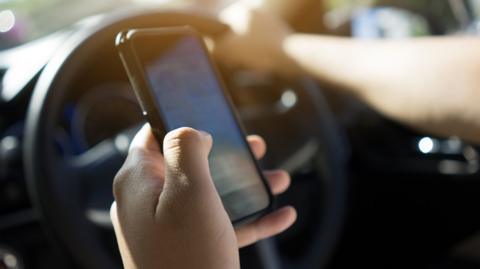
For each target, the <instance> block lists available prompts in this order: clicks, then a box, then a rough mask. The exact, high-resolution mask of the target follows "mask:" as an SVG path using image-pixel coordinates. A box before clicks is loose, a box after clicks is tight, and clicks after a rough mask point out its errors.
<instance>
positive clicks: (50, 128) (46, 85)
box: [24, 10, 343, 268]
mask: <svg viewBox="0 0 480 269" xmlns="http://www.w3.org/2000/svg"><path fill="white" fill-rule="evenodd" d="M97 20H99V21H94V22H93V24H92V25H90V26H89V27H80V29H79V30H78V31H76V32H75V33H74V34H72V36H71V37H70V38H69V39H68V40H67V41H66V42H65V43H64V44H63V45H62V47H61V48H60V49H59V50H58V52H57V53H56V54H55V56H54V57H53V58H52V59H51V61H50V62H49V63H48V64H47V66H46V67H45V68H44V70H43V71H42V73H41V75H40V77H39V80H38V82H37V84H36V86H35V90H34V93H33V96H32V99H31V103H30V106H29V110H28V114H27V119H26V131H25V142H24V163H25V172H26V176H27V183H28V188H29V193H30V195H31V198H32V201H33V203H34V205H35V207H36V209H37V210H39V212H40V214H41V216H42V221H44V225H45V227H46V228H47V229H46V230H47V231H48V232H49V233H50V235H51V236H52V237H53V238H54V239H55V241H56V242H57V243H59V244H60V247H61V248H62V249H65V250H66V251H67V252H68V254H69V256H70V257H72V258H73V260H74V261H75V262H76V263H77V264H79V265H80V266H81V267H83V268H117V267H118V263H117V262H116V260H115V258H114V257H112V254H111V253H110V252H109V251H108V249H106V247H105V246H104V242H102V240H101V238H99V237H100V236H99V234H98V229H97V228H98V227H95V226H93V225H92V223H91V222H89V221H88V219H87V218H86V216H85V214H83V213H84V212H85V208H84V206H82V203H83V202H84V201H83V200H84V197H81V192H84V191H85V186H83V185H85V184H87V185H88V184H95V186H96V185H98V184H106V183H108V184H106V185H105V186H103V187H104V188H107V187H108V190H109V192H110V195H111V180H110V181H105V180H104V181H105V182H103V183H99V182H94V181H88V182H87V183H85V182H84V181H85V180H84V179H82V177H91V178H93V179H101V178H109V179H112V180H113V176H114V175H115V172H116V170H113V171H112V170H111V169H110V170H109V169H100V168H99V167H100V165H105V167H107V166H108V167H120V165H121V164H122V163H123V158H124V156H125V149H121V148H118V147H117V145H116V144H115V141H114V139H112V140H111V141H107V142H108V143H107V142H106V143H101V144H100V145H99V146H98V150H97V152H96V153H98V154H100V155H99V158H100V160H98V159H96V160H95V162H93V163H91V162H89V161H88V160H87V158H83V159H82V158H77V159H74V160H71V159H68V160H65V159H63V158H62V157H61V156H59V155H58V153H57V152H56V150H55V145H54V142H53V133H54V130H55V127H56V125H57V123H58V119H59V116H60V115H61V107H62V101H63V100H64V97H65V96H66V94H67V92H68V87H67V86H68V85H69V81H70V79H71V78H73V77H74V76H75V75H76V71H77V70H79V69H80V68H81V67H82V66H83V64H85V62H86V58H88V57H84V56H85V55H90V56H91V55H92V54H93V53H94V52H95V50H96V49H97V48H98V47H100V46H101V45H102V44H105V42H111V44H112V46H113V44H114V42H113V40H114V37H115V34H116V33H117V32H119V31H120V30H122V29H124V28H133V27H134V28H145V27H161V26H173V25H185V24H189V25H193V26H194V27H195V28H197V29H198V30H199V31H200V32H204V33H209V34H210V35H213V36H216V35H221V34H222V33H225V31H227V30H228V27H226V26H225V25H223V24H221V23H219V22H218V21H217V20H216V19H214V18H213V17H209V16H207V15H203V14H202V15H199V14H198V12H197V13H196V14H195V13H193V12H192V13H190V12H187V11H185V10H182V12H178V11H165V10H161V11H158V12H157V11H149V12H145V11H131V10H130V11H126V12H119V13H116V14H114V15H113V16H111V17H107V18H97ZM87 23H88V22H87ZM83 68H84V66H83ZM96 148H97V147H96ZM102 154H103V155H102ZM102 158H103V159H102ZM335 162H336V161H335ZM82 181H83V182H82ZM111 198H112V199H113V197H111ZM340 211H342V209H340ZM340 215H341V214H340ZM338 217H340V219H343V216H338ZM335 223H337V224H338V225H340V224H341V223H340V222H338V221H336V222H335ZM337 228H339V227H336V228H335V229H337ZM335 234H336V235H338V232H335ZM333 241H335V240H333ZM333 241H331V242H330V243H328V244H326V245H328V246H329V247H328V248H329V249H324V251H325V252H326V253H328V254H330V253H332V248H333V247H334V246H335V242H333ZM322 260H325V258H323V255H322Z"/></svg>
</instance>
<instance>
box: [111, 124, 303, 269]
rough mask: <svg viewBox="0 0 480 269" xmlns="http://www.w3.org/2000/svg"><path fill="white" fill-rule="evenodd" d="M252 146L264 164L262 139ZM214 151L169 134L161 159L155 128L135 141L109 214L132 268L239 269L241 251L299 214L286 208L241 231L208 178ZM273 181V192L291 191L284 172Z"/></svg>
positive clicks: (198, 138) (186, 133)
mask: <svg viewBox="0 0 480 269" xmlns="http://www.w3.org/2000/svg"><path fill="white" fill-rule="evenodd" d="M248 141H249V144H250V146H251V148H252V151H253V152H254V154H255V156H256V157H257V158H261V157H262V156H263V154H264V153H265V144H264V142H263V140H262V139H260V138H259V137H257V136H250V137H249V138H248ZM211 146H212V139H211V137H210V136H209V135H204V134H202V133H201V132H199V131H197V130H194V129H191V128H180V129H176V130H174V131H172V132H169V133H168V134H167V135H166V137H165V139H164V142H163V148H164V155H163V156H162V154H160V148H161V147H162V145H160V144H159V143H158V142H157V141H156V139H155V137H154V136H153V133H152V131H151V128H150V127H149V126H148V125H146V126H144V127H143V128H142V129H141V130H140V132H139V133H138V134H137V135H136V136H135V139H134V140H133V141H132V144H131V148H130V150H129V154H128V158H127V160H126V162H125V164H124V165H123V167H122V168H121V169H120V171H119V172H118V174H117V176H116V177H115V181H114V194H115V199H116V203H114V204H113V205H112V208H111V212H110V215H111V218H112V222H113V226H114V228H115V235H116V237H117V242H118V245H119V249H120V253H121V256H122V260H123V265H124V267H125V268H209V269H217V268H219V269H224V268H240V267H239V257H238V247H243V246H246V245H249V244H252V243H255V242H256V241H258V240H261V239H263V238H266V237H270V236H273V235H275V234H278V233H280V232H282V231H283V230H285V229H286V228H288V227H289V226H290V225H291V224H292V223H293V221H294V220H295V210H294V209H293V208H291V207H285V208H282V209H279V210H277V211H275V212H273V213H270V214H268V215H266V216H263V217H261V218H260V219H259V220H257V221H255V222H252V223H249V224H246V225H243V226H241V227H236V228H235V230H234V228H233V226H232V224H231V222H230V219H229V217H228V215H227V213H226V212H225V210H224V209H223V206H222V202H221V200H220V197H219V195H218V193H217V192H216V190H215V187H214V186H213V181H212V179H211V177H210V175H209V173H208V170H209V167H208V159H207V158H208V157H207V155H208V152H209V150H210V149H211ZM139 175H141V176H139ZM266 177H267V179H268V181H269V185H270V186H271V190H272V192H273V193H274V194H279V193H281V192H283V191H285V190H286V189H287V187H288V183H289V178H288V174H286V173H285V172H282V171H270V172H266Z"/></svg>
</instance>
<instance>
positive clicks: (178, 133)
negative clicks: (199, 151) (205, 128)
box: [165, 127, 201, 149]
mask: <svg viewBox="0 0 480 269" xmlns="http://www.w3.org/2000/svg"><path fill="white" fill-rule="evenodd" d="M165 140H167V141H168V143H167V149H171V148H184V147H188V146H190V145H192V144H194V143H200V142H201V136H200V134H199V132H198V131H197V130H195V129H193V128H189V127H182V128H179V129H176V130H174V131H171V132H170V133H168V134H167V136H166V137H165Z"/></svg>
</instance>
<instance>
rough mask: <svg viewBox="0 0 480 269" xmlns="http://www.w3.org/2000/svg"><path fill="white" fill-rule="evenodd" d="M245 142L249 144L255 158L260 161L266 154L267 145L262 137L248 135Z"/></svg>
mask: <svg viewBox="0 0 480 269" xmlns="http://www.w3.org/2000/svg"><path fill="white" fill-rule="evenodd" d="M247 141H248V143H249V144H250V148H251V149H252V152H253V155H255V158H257V159H261V158H263V156H265V152H267V144H266V143H265V140H263V138H262V137H260V136H258V135H249V136H247Z"/></svg>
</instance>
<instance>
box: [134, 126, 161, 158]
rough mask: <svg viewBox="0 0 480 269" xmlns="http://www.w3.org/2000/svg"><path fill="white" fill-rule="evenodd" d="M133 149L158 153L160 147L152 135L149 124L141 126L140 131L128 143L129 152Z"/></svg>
mask: <svg viewBox="0 0 480 269" xmlns="http://www.w3.org/2000/svg"><path fill="white" fill-rule="evenodd" d="M135 148H142V149H146V150H150V151H157V152H160V145H159V144H158V142H157V139H155V136H154V135H153V132H152V128H151V127H150V124H148V123H147V124H145V125H143V127H142V129H140V131H138V133H137V134H136V135H135V137H134V138H133V140H132V142H131V143H130V151H131V150H132V149H135Z"/></svg>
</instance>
